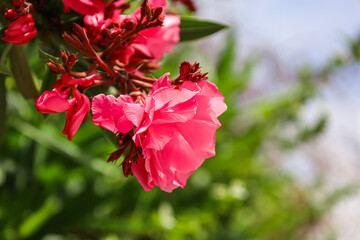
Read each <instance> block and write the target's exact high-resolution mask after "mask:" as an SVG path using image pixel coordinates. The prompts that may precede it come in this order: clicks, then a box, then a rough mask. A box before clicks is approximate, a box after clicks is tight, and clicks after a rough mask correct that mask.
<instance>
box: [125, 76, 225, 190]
mask: <svg viewBox="0 0 360 240" xmlns="http://www.w3.org/2000/svg"><path fill="white" fill-rule="evenodd" d="M224 100H225V98H224V96H223V95H221V93H220V92H219V90H218V89H217V87H216V86H215V85H214V84H213V83H210V82H208V81H206V80H201V81H199V82H191V81H186V82H184V83H183V84H182V86H181V88H180V89H174V88H173V87H172V86H171V82H170V80H169V78H168V74H165V75H163V76H162V77H161V78H160V79H159V80H158V81H156V82H155V84H154V86H153V88H152V90H151V91H150V93H149V95H148V96H147V97H146V102H145V109H144V110H145V112H144V117H143V120H142V122H141V124H140V125H139V126H138V127H137V128H136V130H135V135H134V141H135V144H136V145H137V146H140V147H141V148H142V153H143V157H139V159H138V161H137V163H133V164H132V166H131V169H132V173H133V174H134V175H135V176H136V178H137V179H138V180H139V182H140V184H141V185H142V186H143V187H144V189H145V190H146V191H148V190H150V189H151V188H153V187H154V186H159V187H160V188H161V189H162V190H164V191H167V192H171V191H172V190H173V189H175V188H177V187H182V188H183V187H184V186H185V184H186V181H187V179H188V177H189V176H190V175H191V174H192V173H193V172H194V171H195V170H196V169H197V168H198V167H200V165H201V164H202V163H203V162H204V160H205V159H206V158H209V157H212V156H214V155H215V131H216V129H217V128H219V127H220V126H221V124H220V122H219V121H218V119H217V117H218V116H219V115H221V114H222V113H223V112H224V111H225V110H226V109H227V106H226V104H225V102H224ZM133 112H134V111H133ZM125 115H126V117H127V118H130V117H133V118H134V116H132V115H131V113H129V112H125Z"/></svg>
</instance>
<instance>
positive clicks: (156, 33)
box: [135, 14, 180, 61]
mask: <svg viewBox="0 0 360 240" xmlns="http://www.w3.org/2000/svg"><path fill="white" fill-rule="evenodd" d="M179 40H180V16H177V15H169V14H168V15H166V16H165V19H164V23H163V26H162V27H156V28H150V29H146V30H143V31H141V35H140V36H138V37H137V38H136V40H135V42H136V43H138V44H142V45H144V46H146V47H147V48H148V49H149V51H150V52H151V53H152V54H153V57H154V59H155V60H157V61H159V60H161V59H162V57H163V55H164V54H165V53H169V52H171V51H172V49H173V48H174V46H175V45H176V44H177V43H178V42H179Z"/></svg>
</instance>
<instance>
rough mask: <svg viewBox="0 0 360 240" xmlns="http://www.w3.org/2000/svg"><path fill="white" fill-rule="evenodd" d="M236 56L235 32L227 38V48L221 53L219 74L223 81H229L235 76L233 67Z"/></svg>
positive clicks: (218, 67)
mask: <svg viewBox="0 0 360 240" xmlns="http://www.w3.org/2000/svg"><path fill="white" fill-rule="evenodd" d="M235 55H236V38H235V34H234V32H232V31H231V32H229V34H228V35H227V38H226V43H225V47H224V49H223V50H222V52H221V55H220V58H219V61H218V64H217V73H218V77H219V79H220V80H221V81H225V80H227V79H228V78H229V77H230V76H231V75H232V74H233V67H234V62H235Z"/></svg>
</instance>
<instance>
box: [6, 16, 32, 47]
mask: <svg viewBox="0 0 360 240" xmlns="http://www.w3.org/2000/svg"><path fill="white" fill-rule="evenodd" d="M4 33H5V37H3V38H1V40H3V41H5V42H9V43H13V44H24V43H28V42H30V40H31V39H33V38H34V37H35V35H36V33H37V30H36V28H35V23H34V20H33V17H32V15H31V14H30V13H28V14H26V15H23V16H20V17H19V18H18V19H16V20H15V21H14V22H12V23H11V24H10V26H9V27H8V28H7V29H6V30H5V32H4Z"/></svg>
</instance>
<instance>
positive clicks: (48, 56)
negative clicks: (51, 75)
mask: <svg viewBox="0 0 360 240" xmlns="http://www.w3.org/2000/svg"><path fill="white" fill-rule="evenodd" d="M39 58H40V60H41V62H43V63H44V64H47V63H48V62H49V59H51V60H53V61H55V62H57V61H58V60H59V58H58V57H55V56H53V55H51V54H49V53H47V52H45V51H43V50H42V49H41V48H39Z"/></svg>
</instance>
